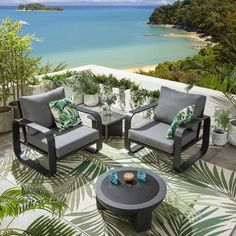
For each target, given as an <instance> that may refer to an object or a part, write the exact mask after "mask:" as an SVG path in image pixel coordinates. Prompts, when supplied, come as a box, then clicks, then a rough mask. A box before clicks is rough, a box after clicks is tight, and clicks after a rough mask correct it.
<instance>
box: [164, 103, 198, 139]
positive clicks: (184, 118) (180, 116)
mask: <svg viewBox="0 0 236 236" xmlns="http://www.w3.org/2000/svg"><path fill="white" fill-rule="evenodd" d="M194 107H195V105H192V106H188V107H186V108H184V109H182V110H181V111H179V112H178V113H177V114H176V116H175V118H174V120H173V121H172V123H171V125H170V128H169V129H168V130H167V133H166V138H168V139H171V138H173V135H174V133H175V131H176V129H177V128H178V127H179V126H180V125H181V124H183V123H186V122H189V121H191V119H192V118H193V113H194Z"/></svg>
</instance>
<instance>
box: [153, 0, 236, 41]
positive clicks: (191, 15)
mask: <svg viewBox="0 0 236 236" xmlns="http://www.w3.org/2000/svg"><path fill="white" fill-rule="evenodd" d="M233 19H234V20H236V1H235V0H223V1H222V0H184V1H177V2H175V3H174V4H173V5H166V6H162V7H159V8H156V9H155V11H154V12H153V14H152V15H151V16H150V18H149V23H151V24H173V25H178V26H181V27H182V28H184V29H186V30H189V31H196V32H200V33H205V34H207V35H211V36H213V37H214V38H215V40H220V39H221V38H222V35H225V34H227V33H230V31H231V27H232V26H233V25H232V24H233V22H232V20H233ZM234 26H235V22H234ZM235 27H236V26H235Z"/></svg>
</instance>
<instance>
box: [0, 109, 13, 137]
mask: <svg viewBox="0 0 236 236" xmlns="http://www.w3.org/2000/svg"><path fill="white" fill-rule="evenodd" d="M13 119H14V111H13V108H12V107H7V110H6V111H4V109H3V107H0V133H7V132H9V131H11V130H12V121H13Z"/></svg>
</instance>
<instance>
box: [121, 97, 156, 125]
mask: <svg viewBox="0 0 236 236" xmlns="http://www.w3.org/2000/svg"><path fill="white" fill-rule="evenodd" d="M156 106H158V101H156V102H153V103H150V104H148V105H145V106H142V107H138V108H136V109H134V110H131V111H129V112H127V114H126V117H125V124H127V125H128V123H130V125H131V120H132V118H133V116H134V115H135V114H137V113H140V112H143V111H146V110H149V109H151V108H154V107H156Z"/></svg>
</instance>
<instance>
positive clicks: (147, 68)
mask: <svg viewBox="0 0 236 236" xmlns="http://www.w3.org/2000/svg"><path fill="white" fill-rule="evenodd" d="M157 65H158V64H152V65H143V66H134V67H129V68H119V70H122V71H125V72H133V73H135V72H138V71H139V70H143V71H145V72H148V71H150V70H155V68H156V66H157Z"/></svg>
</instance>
